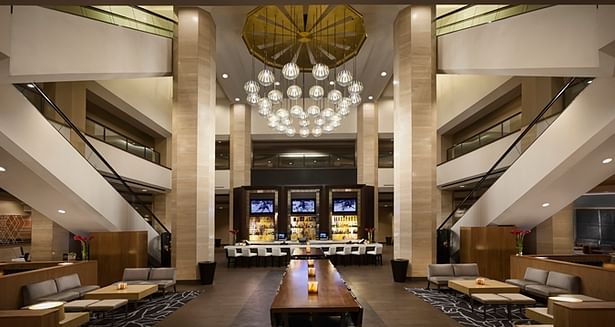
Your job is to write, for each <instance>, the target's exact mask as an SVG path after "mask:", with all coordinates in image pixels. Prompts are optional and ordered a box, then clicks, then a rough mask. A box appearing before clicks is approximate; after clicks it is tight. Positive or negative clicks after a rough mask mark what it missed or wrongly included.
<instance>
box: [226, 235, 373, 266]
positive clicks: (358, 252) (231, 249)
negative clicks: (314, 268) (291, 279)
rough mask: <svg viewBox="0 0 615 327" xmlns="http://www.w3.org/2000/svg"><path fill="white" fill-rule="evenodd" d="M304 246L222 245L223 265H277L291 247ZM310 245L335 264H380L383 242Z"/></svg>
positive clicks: (285, 261) (287, 259) (285, 258)
mask: <svg viewBox="0 0 615 327" xmlns="http://www.w3.org/2000/svg"><path fill="white" fill-rule="evenodd" d="M306 246H307V245H305V244H299V243H293V244H283V243H280V242H277V243H268V244H253V243H251V244H250V245H228V246H225V247H224V250H225V253H226V260H227V267H231V266H233V267H238V266H247V267H251V266H253V265H256V266H268V265H269V264H270V265H271V266H274V265H277V266H278V267H280V266H283V265H286V264H288V262H289V260H290V257H291V254H292V253H293V250H294V249H297V248H305V247H306ZM310 246H311V248H319V249H321V250H322V251H323V253H324V255H325V257H327V258H328V259H330V260H331V262H332V263H333V264H335V265H337V264H342V265H349V264H357V265H364V264H373V265H382V248H383V245H382V244H380V243H369V244H362V243H357V242H353V243H347V242H331V241H313V242H311V244H310Z"/></svg>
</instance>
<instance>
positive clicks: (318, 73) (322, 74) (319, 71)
mask: <svg viewBox="0 0 615 327" xmlns="http://www.w3.org/2000/svg"><path fill="white" fill-rule="evenodd" d="M312 76H314V78H315V79H316V80H317V81H322V80H325V79H327V78H328V77H329V67H327V65H325V64H321V63H317V64H316V65H314V66H312Z"/></svg>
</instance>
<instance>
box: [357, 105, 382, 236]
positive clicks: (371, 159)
mask: <svg viewBox="0 0 615 327" xmlns="http://www.w3.org/2000/svg"><path fill="white" fill-rule="evenodd" d="M357 183H359V184H366V185H372V186H374V212H373V215H374V226H369V227H378V110H377V107H376V104H374V103H371V102H370V103H364V104H362V105H361V106H360V107H359V109H358V111H357ZM378 232H379V231H378V229H376V230H375V232H374V240H376V239H378V237H377V235H378Z"/></svg>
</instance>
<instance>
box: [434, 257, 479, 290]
mask: <svg viewBox="0 0 615 327" xmlns="http://www.w3.org/2000/svg"><path fill="white" fill-rule="evenodd" d="M479 276H480V274H479V272H478V265H477V264H475V263H455V264H430V265H429V266H427V289H430V286H431V284H434V285H436V286H437V287H438V289H440V288H441V287H442V286H448V281H449V280H454V279H475V278H477V277H479Z"/></svg>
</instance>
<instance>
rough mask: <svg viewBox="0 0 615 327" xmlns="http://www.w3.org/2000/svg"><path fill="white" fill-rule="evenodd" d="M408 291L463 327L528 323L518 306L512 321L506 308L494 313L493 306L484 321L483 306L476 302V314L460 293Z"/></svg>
mask: <svg viewBox="0 0 615 327" xmlns="http://www.w3.org/2000/svg"><path fill="white" fill-rule="evenodd" d="M406 290H408V291H409V292H411V293H412V294H414V295H416V296H417V297H419V298H420V299H421V300H423V301H425V302H427V303H429V304H431V305H433V306H434V307H436V308H438V309H439V310H440V311H442V312H444V313H445V314H446V315H447V316H449V317H450V318H451V319H453V320H455V321H457V322H458V323H460V324H461V325H462V326H477V327H512V326H515V324H516V323H519V322H527V321H528V320H527V318H525V316H523V315H522V314H521V313H520V312H519V309H517V307H516V306H515V308H514V309H513V311H512V315H511V318H512V320H510V321H509V320H508V316H507V314H506V307H505V306H497V308H498V309H497V310H496V311H495V312H494V311H493V306H490V307H488V309H487V319H486V320H483V306H482V305H481V304H480V303H477V302H474V312H472V308H471V307H470V303H469V301H468V300H467V297H465V296H463V297H461V296H460V295H459V293H453V292H443V291H438V290H427V289H424V288H406Z"/></svg>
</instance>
